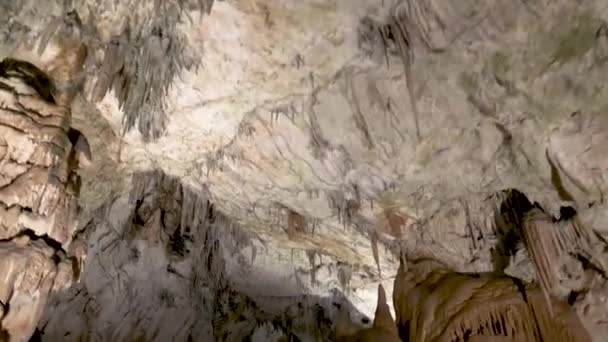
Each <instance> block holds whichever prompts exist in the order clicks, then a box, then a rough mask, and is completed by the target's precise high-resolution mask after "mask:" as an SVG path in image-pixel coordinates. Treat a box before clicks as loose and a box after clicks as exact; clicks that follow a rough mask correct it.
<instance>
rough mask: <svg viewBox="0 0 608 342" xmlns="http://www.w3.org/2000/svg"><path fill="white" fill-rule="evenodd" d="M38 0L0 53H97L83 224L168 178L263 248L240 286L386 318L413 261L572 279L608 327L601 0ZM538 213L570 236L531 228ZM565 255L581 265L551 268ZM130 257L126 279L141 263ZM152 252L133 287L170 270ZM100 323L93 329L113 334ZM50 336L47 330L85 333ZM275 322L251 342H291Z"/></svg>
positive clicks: (84, 109) (91, 321)
mask: <svg viewBox="0 0 608 342" xmlns="http://www.w3.org/2000/svg"><path fill="white" fill-rule="evenodd" d="M36 3H37V2H35V1H32V2H27V1H26V2H23V3H22V4H20V5H18V6H17V5H13V3H12V2H11V3H9V2H7V3H6V4H3V5H0V6H4V7H6V8H7V10H6V12H5V13H11V14H10V15H9V16H6V17H5V18H0V20H5V21H6V25H5V24H4V22H0V27H1V28H2V30H3V31H2V32H0V43H2V46H1V47H0V54H1V55H10V56H19V58H23V59H27V60H29V61H32V62H35V64H37V65H41V66H46V65H50V64H52V61H56V62H55V64H58V65H62V62H61V60H62V59H61V58H58V56H59V54H57V53H56V52H57V51H58V50H61V49H58V48H57V46H60V45H61V44H60V43H58V42H57V41H56V40H53V39H50V40H49V43H48V44H45V45H46V49H44V53H43V54H42V55H37V54H36V53H35V50H36V49H37V48H38V47H39V45H38V42H40V41H45V40H46V39H47V38H49V37H48V36H53V35H54V36H59V37H74V36H75V37H79V39H80V40H81V41H83V42H85V43H86V44H87V46H88V47H89V54H88V57H87V59H86V63H85V64H86V67H87V77H86V82H85V87H84V91H83V92H82V93H80V94H79V95H78V96H77V97H76V98H75V100H74V105H73V108H72V109H73V125H74V126H75V127H76V128H77V129H79V130H80V131H81V132H83V134H84V135H85V136H87V137H88V138H89V142H90V144H91V150H92V152H93V155H95V156H99V158H95V160H94V161H93V164H92V165H91V166H90V167H88V168H86V169H84V170H82V172H81V174H82V177H83V187H82V192H81V204H82V206H83V208H84V211H83V213H82V214H81V215H82V216H81V219H82V221H84V222H89V221H90V220H94V219H95V218H96V217H98V215H99V210H100V209H99V208H108V207H110V206H111V205H112V203H115V201H116V199H117V198H125V196H128V194H129V193H130V192H131V191H132V188H133V186H134V185H133V184H131V181H130V180H131V179H132V176H133V175H137V174H139V173H141V172H147V171H150V170H162V172H164V173H165V174H167V175H169V176H172V177H176V178H178V179H179V180H180V182H181V183H183V185H182V186H187V187H189V188H191V189H192V191H194V192H198V191H203V190H202V189H206V190H205V191H206V193H207V195H206V196H208V197H209V199H210V202H212V203H213V204H214V206H215V207H216V209H217V211H218V212H221V213H223V215H225V216H226V217H228V218H230V221H231V222H234V223H238V224H239V225H240V227H242V229H243V231H245V232H247V234H250V235H251V236H253V241H260V244H259V246H258V247H257V249H256V252H255V258H253V257H250V258H248V259H247V258H246V260H251V262H249V263H248V264H249V266H248V267H251V270H253V271H252V273H247V276H238V275H239V274H240V273H239V272H237V271H236V270H235V271H234V272H235V274H236V275H233V276H231V278H230V279H232V280H231V281H232V283H233V286H234V290H235V291H237V292H238V293H242V292H240V291H242V290H243V289H253V288H254V289H255V292H256V294H255V295H258V296H262V295H264V294H272V293H273V292H274V287H273V286H272V284H277V283H282V282H284V281H285V279H291V280H293V281H294V282H295V283H296V284H297V285H298V286H295V287H292V288H293V289H294V292H296V293H299V294H303V293H308V294H310V295H317V296H322V297H326V296H328V293H329V292H330V290H331V289H333V288H338V289H340V290H342V291H343V292H344V293H345V295H346V296H347V297H348V298H349V299H350V301H352V303H353V304H355V305H356V306H357V307H358V308H359V309H360V310H361V311H362V312H363V313H364V314H366V315H369V316H371V315H372V314H373V310H374V306H375V303H376V288H377V284H378V283H379V282H384V284H385V288H386V289H387V292H388V295H389V296H390V295H391V294H390V292H391V287H390V286H388V285H389V284H390V283H391V281H392V278H393V277H394V275H395V273H396V270H397V264H398V260H399V254H400V252H402V253H403V254H404V255H406V256H407V257H408V258H422V257H425V258H432V259H436V260H439V261H441V262H442V263H444V264H446V265H447V266H448V267H449V268H450V269H451V270H452V271H459V272H496V273H501V272H503V271H504V272H505V273H507V274H509V275H511V276H515V277H517V278H520V279H523V280H526V281H539V280H541V279H554V281H556V280H555V279H569V282H568V283H567V284H562V283H560V284H557V285H556V287H555V288H554V289H553V290H555V291H556V293H553V294H554V295H555V294H557V295H568V296H570V295H571V294H572V295H574V293H572V292H571V293H568V294H567V293H566V292H568V291H569V290H570V291H572V290H575V292H576V294H577V295H578V297H576V296H575V297H576V298H575V299H576V301H575V302H576V303H575V304H574V305H575V307H576V308H577V310H578V311H577V312H579V314H584V312H585V311H586V312H587V314H589V312H593V313H592V314H591V315H594V317H596V320H590V319H589V320H583V323H584V324H590V322H597V323H598V324H600V325H601V324H603V323H601V322H603V320H604V318H602V317H601V315H600V314H599V312H604V313H603V314H606V312H605V310H604V311H602V308H604V309H605V306H604V307H603V306H602V305H597V304H594V306H593V307H591V306H588V305H585V304H584V303H591V302H589V301H590V299H586V298H587V296H591V297H590V298H596V297H597V298H603V297H602V296H603V295H602V293H604V292H605V291H604V290H603V289H604V285H602V284H603V282H602V281H601V280H602V277H604V274H605V265H606V264H605V262H604V261H603V256H602V255H601V251H602V250H603V248H604V247H605V238H606V237H605V235H606V228H605V227H606V224H607V223H608V216H606V215H607V214H606V213H607V212H608V208H606V204H605V202H604V195H603V194H604V193H606V190H607V183H606V179H607V169H606V168H607V166H608V165H607V164H606V160H608V156H606V153H607V152H608V151H607V150H606V147H605V145H606V144H605V142H606V136H607V130H606V109H607V108H608V107H607V106H606V104H607V103H606V99H607V98H608V93H607V88H606V86H605V84H604V83H605V82H604V81H605V80H604V78H605V77H604V75H605V74H606V72H607V71H608V70H606V68H607V67H608V64H607V63H606V61H608V58H607V57H608V45H607V44H608V35H607V33H606V32H608V30H607V29H606V22H607V20H608V6H607V5H606V3H605V2H604V1H602V0H588V1H582V2H572V1H568V0H558V1H548V0H534V1H533V0H527V1H510V0H484V1H477V2H464V3H461V2H458V5H456V3H455V2H446V1H439V0H423V1H408V0H403V1H383V2H380V1H376V2H369V1H363V0H361V1H359V0H357V1H348V0H330V1H319V0H303V1H289V0H271V1H261V0H230V1H229V0H227V1H217V2H214V3H213V4H212V5H213V7H212V8H211V11H210V12H208V9H209V8H210V7H209V5H211V3H210V2H207V1H201V2H196V3H195V2H194V1H177V2H175V5H174V6H173V5H172V6H170V8H169V7H168V8H164V7H162V6H161V7H155V6H154V5H155V4H156V2H153V1H147V0H130V1H127V0H124V1H115V2H114V5H112V6H110V5H107V6H97V4H96V3H95V4H93V2H92V1H84V0H82V1H72V2H70V3H66V4H65V5H64V4H57V3H55V2H53V1H48V2H45V4H43V5H36ZM158 3H161V2H158ZM89 5H90V6H89ZM1 9H2V8H0V10H1ZM72 10H74V11H75V12H76V13H78V17H79V18H80V22H81V24H78V21H77V20H75V19H74V18H75V17H74V15H73V14H69V13H72V12H71V11H72ZM158 11H164V13H166V14H167V15H166V16H163V18H167V19H166V20H164V21H163V20H161V19H160V17H159V16H158V15H157V14H158V13H159V12H158ZM207 13H208V14H207ZM180 18H181V19H182V20H181V21H180V20H178V19H180ZM150 19H151V20H150ZM127 23H128V25H127ZM5 31H6V32H5ZM45 33H46V34H45ZM70 39H72V38H70ZM161 56H163V57H161ZM63 64H65V62H64V63H63ZM110 80H112V81H110ZM110 84H112V85H111V86H110ZM126 85H129V87H126ZM106 90H109V91H107V92H106ZM163 95H166V96H163ZM133 127H137V128H138V129H137V130H133V129H131V128H133ZM513 189H517V192H515V191H514V190H513ZM524 199H525V200H524ZM534 206H536V207H538V208H542V211H543V212H544V214H546V215H548V216H547V219H548V221H553V220H560V222H559V224H557V225H553V224H551V225H548V226H543V227H541V226H538V227H535V228H531V229H530V230H526V229H524V228H523V226H524V225H523V222H524V214H525V213H527V212H528V211H530V210H531V209H532V208H533V207H534ZM125 210H126V209H125ZM574 212H576V213H577V215H576V216H574V217H572V213H574ZM101 217H104V216H103V215H102V216H101ZM91 222H94V221H91ZM583 226H584V227H583ZM92 227H93V226H92ZM95 227H96V226H95ZM167 227H168V229H170V230H172V229H175V227H172V226H167ZM104 229H107V228H99V230H102V231H103V230H104ZM121 229H123V227H122V226H121ZM90 230H91V231H92V232H91V234H92V235H91V236H97V235H95V234H98V228H91V229H90ZM535 230H538V231H545V230H550V231H551V230H559V233H555V232H553V233H555V234H548V235H543V233H542V232H541V233H540V235H539V236H543V237H547V236H549V237H550V238H548V239H549V240H551V239H555V240H554V241H561V242H560V243H563V241H566V242H567V243H568V244H569V248H563V247H560V248H557V249H554V250H551V249H548V247H547V246H549V245H550V243H549V242H547V241H549V240H545V239H544V238H543V239H541V241H538V242H537V241H536V240H534V239H532V241H530V240H531V239H530V238H529V237H527V236H528V235H526V234H528V232H529V231H535ZM580 232H586V233H585V234H586V235H587V237H579V236H577V234H579V233H580ZM589 237H591V238H589ZM92 239H93V240H92V241H91V242H90V245H91V246H96V245H97V244H98V243H99V241H97V240H95V239H96V238H92ZM560 239H561V240H560ZM261 241H263V242H261ZM124 243H126V242H124ZM147 244H149V243H147ZM199 247H200V246H199ZM570 247H572V248H570ZM539 250H540V254H533V253H536V252H538V251H539ZM249 252H251V251H248V252H247V253H249ZM121 253H123V252H121ZM124 253H126V252H124ZM569 253H570V254H572V253H573V254H574V255H573V256H572V255H570V254H569ZM119 255H122V254H120V253H119ZM535 255H536V256H539V255H540V257H535ZM565 255H570V256H572V257H570V256H569V257H565V259H568V260H566V261H567V263H566V264H567V266H568V267H566V268H564V269H561V268H560V267H561V266H562V265H561V264H559V265H558V263H557V261H556V264H554V265H550V266H548V267H545V266H539V265H540V264H539V263H540V260H542V259H543V258H545V259H546V258H547V256H549V258H550V259H551V258H552V257H553V256H565ZM106 258H110V259H112V258H113V257H111V256H104V255H98V256H95V255H94V254H89V256H88V259H87V260H89V262H90V263H89V264H88V265H95V264H96V262H95V261H93V260H106ZM116 258H118V259H117V261H116V263H117V264H116V265H113V266H112V268H113V269H114V271H113V272H115V273H117V272H118V271H117V270H118V269H121V267H123V266H125V267H126V265H128V264H129V263H130V262H131V261H129V259H126V258H123V257H121V256H117V257H116ZM150 258H151V259H150V260H151V261H150V263H151V265H150V266H149V267H150V268H146V270H145V271H144V270H143V269H142V270H140V269H137V271H135V270H134V271H131V273H133V274H130V276H132V277H135V274H136V273H137V272H149V270H151V269H153V268H154V267H161V268H162V265H161V264H162V263H164V262H165V259H162V258H160V259H155V258H153V257H150ZM565 259H564V260H565ZM146 260H147V259H146ZM152 260H153V261H152ZM91 267H95V268H91V269H92V270H93V269H97V266H91ZM237 269H238V268H237ZM91 272H92V273H96V272H98V271H91ZM231 272H232V268H228V270H227V273H228V274H231ZM588 272H591V273H592V274H591V275H590V276H589V279H591V280H592V281H590V282H583V283H582V284H583V285H581V283H578V280H577V279H579V278H577V277H579V276H580V275H581V274H582V275H585V274H587V273H588ZM251 274H257V275H259V276H256V277H253V276H251ZM91 277H100V276H99V275H91ZM159 277H160V276H159ZM585 277H586V276H585ZM162 279H164V277H163V278H162ZM162 279H161V278H159V279H158V281H164V280H162ZM573 279H574V280H575V281H572V280H573ZM585 279H587V278H585ZM108 281H110V280H108ZM112 281H113V282H117V283H120V282H122V281H119V280H116V279H114V278H112ZM127 283H128V284H131V283H129V282H127ZM133 284H138V285H137V286H135V285H132V286H134V288H135V289H140V290H141V293H148V292H146V291H148V290H145V287H144V285H145V284H140V283H133ZM552 285H555V284H552ZM79 286H85V285H82V284H81V285H79ZM175 286H177V287H178V288H180V289H181V287H179V286H182V285H175ZM580 287H582V289H579V288H580ZM586 287H590V288H592V289H593V290H590V291H587V290H589V289H586ZM564 289H566V290H564ZM543 290H545V292H546V293H549V292H552V291H553V290H552V289H550V288H549V286H546V285H545V286H544V287H543ZM579 290H581V291H579ZM87 291H88V290H87ZM138 291H139V290H138ZM180 291H181V290H180ZM98 295H100V294H99V293H96V292H95V293H94V294H92V296H94V297H95V298H97V296H98ZM255 295H253V294H252V295H251V298H254V297H255ZM290 295H291V294H290ZM78 298H80V297H78ZM87 298H88V297H87ZM79 300H80V299H79ZM592 302H593V303H596V302H597V301H595V300H594V301H592ZM579 304H580V305H579ZM64 305H68V304H65V303H64V304H62V303H59V302H58V303H57V305H56V307H58V308H61V307H63V306H64ZM100 305H101V309H99V310H102V311H103V312H106V314H107V315H110V316H111V315H112V314H111V313H113V312H118V311H119V306H117V305H118V304H116V303H115V304H108V307H107V308H104V307H103V303H101V304H100ZM585 308H587V310H585ZM592 309H593V310H592ZM58 310H59V309H58ZM61 310H64V309H61ZM65 310H68V309H65ZM117 310H118V311H117ZM120 310H122V309H120ZM66 312H69V310H68V311H66ZM100 312H101V311H100ZM167 312H168V311H167ZM162 314H165V313H162ZM132 315H133V316H132V317H133V319H135V317H138V316H137V315H136V314H132ZM159 315H161V314H159ZM117 316H120V315H118V314H117ZM89 317H90V318H88V319H87V322H86V323H87V324H88V326H89V327H91V328H90V329H89V328H87V329H89V330H86V329H85V330H86V331H96V329H100V328H95V327H98V326H97V324H102V323H100V322H102V321H103V320H100V321H99V322H97V321H96V320H95V319H96V317H97V316H95V315H93V316H89ZM159 317H160V316H159ZM130 319H131V318H129V319H126V320H125V322H126V321H129V322H132V321H130ZM49 322H53V321H52V320H50V321H49ZM49 324H50V323H49ZM49 324H47V325H46V328H45V329H44V332H45V334H46V332H47V331H49V334H51V333H50V331H52V329H59V330H57V331H66V330H65V329H68V328H67V327H63V326H61V324H58V323H57V324H54V325H55V328H51V325H49ZM74 324H76V323H74ZM133 324H134V323H133ZM76 325H78V324H76ZM78 326H79V325H78ZM263 327H264V328H263V329H262V328H260V329H261V330H260V331H258V332H256V333H255V334H257V335H256V336H260V334H262V335H263V334H265V333H268V334H271V335H272V334H274V332H273V331H274V330H273V329H271V328H270V326H269V325H263ZM131 328H132V329H131V331H129V329H128V328H121V329H124V331H123V330H120V329H118V330H117V331H119V330H120V331H123V332H121V333H124V334H125V335H121V336H131V335H129V334H135V335H137V334H139V332H138V331H137V329H135V328H134V327H131ZM62 329H64V330H62ZM70 329H71V328H70ZM85 330H82V331H85ZM70 331H72V330H70ZM73 331H74V333H76V331H77V330H73ZM78 331H80V333H82V334H84V332H82V331H81V330H78ZM598 331H600V330H598ZM163 333H167V334H169V332H168V331H165V332H163ZM180 333H181V332H180ZM592 335H593V336H594V337H595V338H596V339H597V338H599V337H598V336H602V334H601V333H593V334H592ZM167 336H168V335H167ZM176 336H177V335H176ZM179 336H182V335H179ZM201 336H203V335H201ZM273 336H274V335H273ZM150 339H151V337H150Z"/></svg>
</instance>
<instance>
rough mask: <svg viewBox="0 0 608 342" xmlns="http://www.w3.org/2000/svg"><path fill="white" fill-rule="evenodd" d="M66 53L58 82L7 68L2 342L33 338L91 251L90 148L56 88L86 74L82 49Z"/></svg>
mask: <svg viewBox="0 0 608 342" xmlns="http://www.w3.org/2000/svg"><path fill="white" fill-rule="evenodd" d="M66 54H68V55H69V54H72V55H71V57H68V58H72V57H73V59H72V60H70V62H71V63H69V65H70V67H66V68H64V69H62V70H60V71H58V72H57V73H53V74H52V75H54V76H55V78H52V79H49V77H48V76H47V75H46V74H45V73H44V72H43V71H41V70H39V69H38V68H37V67H35V66H34V65H31V64H29V63H26V62H23V61H18V60H12V59H4V60H3V61H2V62H0V137H1V138H0V275H1V276H0V279H1V280H0V306H1V307H2V311H1V313H0V333H2V334H5V335H6V336H4V337H3V338H2V340H4V339H5V338H9V339H10V341H27V340H28V339H29V337H30V336H31V335H32V333H33V332H34V329H35V328H36V325H37V324H38V320H39V318H40V316H41V315H42V311H43V310H44V308H45V305H46V301H47V298H48V296H49V294H50V293H51V292H52V291H57V290H60V289H63V288H65V287H69V286H70V285H71V284H72V283H73V282H74V281H75V280H77V279H78V269H79V268H80V266H81V265H80V262H81V259H82V257H83V256H84V254H83V253H84V252H85V251H84V250H83V249H82V248H80V247H82V244H80V245H79V241H78V240H77V235H78V215H79V207H78V192H79V190H80V186H81V180H80V177H79V176H78V174H77V173H76V172H77V169H78V167H79V166H82V165H84V163H85V162H86V161H89V160H90V158H91V155H90V150H89V146H88V143H87V141H86V139H85V138H84V136H82V135H81V134H80V133H79V132H78V131H76V130H74V129H72V128H71V127H70V123H71V122H70V120H71V113H70V109H69V105H70V102H71V99H72V98H73V95H74V94H73V93H72V94H71V93H70V92H69V91H67V90H65V89H61V88H60V87H53V86H52V83H51V82H56V81H57V80H61V81H65V82H70V81H73V80H74V78H73V77H72V76H75V75H76V73H77V72H78V71H79V70H78V63H77V59H78V57H74V56H75V55H78V54H82V50H81V49H79V48H78V46H76V47H75V49H74V50H72V51H66ZM66 56H67V55H66ZM75 61H76V62H75ZM80 67H82V62H80ZM62 76H65V78H64V79H62V78H61V77H62ZM7 336H8V337H7Z"/></svg>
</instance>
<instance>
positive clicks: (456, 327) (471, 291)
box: [393, 260, 591, 342]
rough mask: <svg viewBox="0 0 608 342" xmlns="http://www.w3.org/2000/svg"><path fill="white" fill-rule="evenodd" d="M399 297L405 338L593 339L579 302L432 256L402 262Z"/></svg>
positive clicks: (397, 286) (396, 293)
mask: <svg viewBox="0 0 608 342" xmlns="http://www.w3.org/2000/svg"><path fill="white" fill-rule="evenodd" d="M393 301H394V305H395V312H396V313H397V327H398V329H399V335H400V336H401V339H402V340H404V341H421V342H424V341H470V340H480V341H486V340H487V339H496V340H497V341H502V340H505V341H591V338H590V336H589V333H588V332H587V330H586V329H585V327H584V326H583V324H582V323H581V321H580V319H579V317H578V316H577V315H576V312H575V311H574V310H573V308H572V307H571V306H570V305H569V304H568V303H566V302H564V301H558V300H553V299H550V300H549V303H547V302H546V301H545V297H544V295H543V293H542V291H541V289H540V288H539V286H537V285H533V284H525V283H523V282H522V281H521V280H518V279H516V278H509V277H505V276H496V275H493V274H462V273H456V272H451V271H449V270H447V269H446V268H445V266H443V265H441V264H439V263H437V262H436V261H432V260H420V261H418V262H415V263H408V267H407V271H406V266H405V265H404V264H403V263H401V266H400V267H399V272H398V273H397V278H396V279H395V288H394V292H393ZM501 338H502V339H501Z"/></svg>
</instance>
